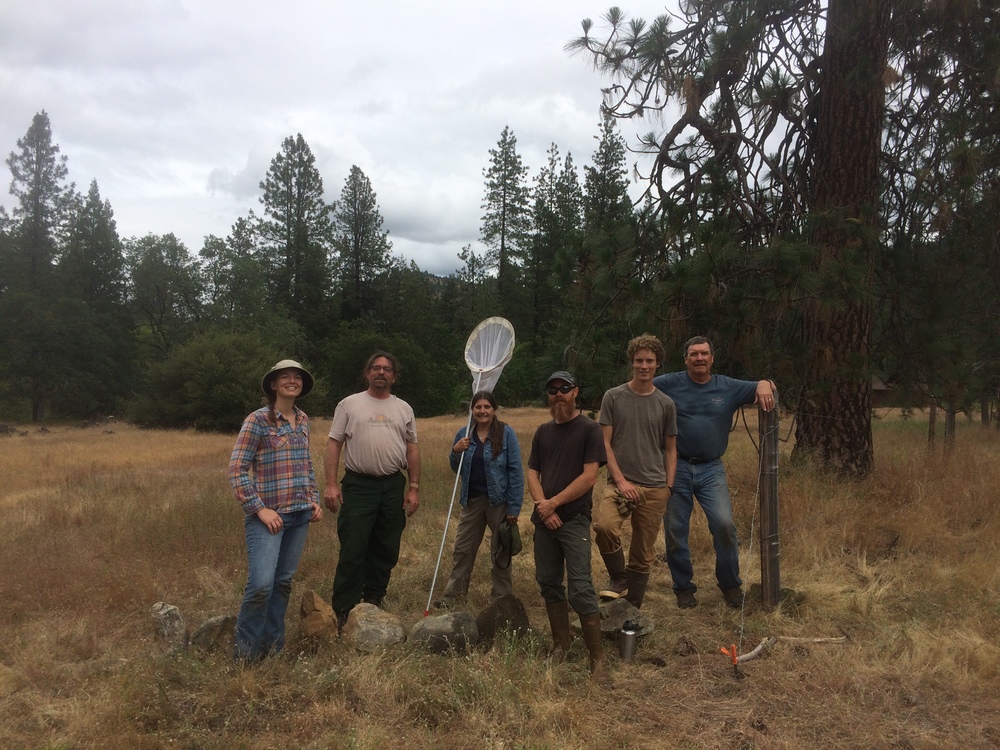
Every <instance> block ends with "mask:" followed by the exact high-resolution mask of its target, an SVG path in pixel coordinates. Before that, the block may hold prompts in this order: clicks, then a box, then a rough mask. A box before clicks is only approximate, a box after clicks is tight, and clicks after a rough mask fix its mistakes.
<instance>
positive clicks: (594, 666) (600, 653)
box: [580, 612, 614, 688]
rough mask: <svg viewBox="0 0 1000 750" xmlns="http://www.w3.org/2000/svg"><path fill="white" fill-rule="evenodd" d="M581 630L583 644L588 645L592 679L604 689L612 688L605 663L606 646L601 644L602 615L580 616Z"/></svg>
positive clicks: (609, 674) (596, 613)
mask: <svg viewBox="0 0 1000 750" xmlns="http://www.w3.org/2000/svg"><path fill="white" fill-rule="evenodd" d="M580 629H581V630H582V631H583V642H584V643H585V644H586V645H587V654H588V655H589V657H590V658H589V662H590V679H592V680H593V681H594V682H596V683H597V684H598V685H599V686H601V687H602V688H609V687H612V685H613V684H614V683H613V682H612V680H611V673H610V672H608V668H607V666H606V665H605V663H604V644H603V643H602V642H601V638H602V637H603V635H602V633H601V614H600V613H599V612H595V613H594V614H592V615H581V616H580Z"/></svg>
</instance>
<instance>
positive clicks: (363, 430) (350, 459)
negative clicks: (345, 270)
mask: <svg viewBox="0 0 1000 750" xmlns="http://www.w3.org/2000/svg"><path fill="white" fill-rule="evenodd" d="M362 376H363V377H364V378H365V380H366V381H367V382H368V388H367V390H364V391H361V392H360V393H355V394H353V395H350V396H348V397H347V398H345V399H343V400H342V401H341V402H340V403H339V404H337V409H336V411H335V412H334V414H333V424H332V425H331V426H330V437H329V440H328V441H327V444H326V455H325V456H324V460H323V465H324V467H325V468H326V490H325V491H324V493H323V500H324V501H325V502H326V507H327V508H329V509H330V510H331V511H333V512H334V513H337V512H339V514H340V515H339V516H338V518H337V536H338V538H339V539H340V558H339V560H338V561H337V572H336V574H335V576H334V579H333V598H332V599H333V610H334V612H336V613H337V624H338V626H339V627H340V628H343V626H344V623H346V622H347V616H348V614H349V613H350V611H351V609H353V608H354V605H355V604H357V603H358V602H361V601H364V602H368V603H370V604H374V605H375V606H381V605H382V600H383V598H384V597H385V594H386V590H387V589H388V586H389V577H390V575H391V574H392V569H393V568H394V567H396V562H397V561H398V560H399V543H400V540H401V539H402V536H403V529H404V528H405V526H406V519H407V517H409V516H412V515H413V513H414V512H416V510H417V507H418V506H419V505H420V499H419V493H418V491H419V489H420V450H419V448H418V447H417V428H416V421H415V419H414V417H413V409H411V408H410V405H409V404H407V403H406V402H405V401H403V400H402V399H399V398H396V397H395V396H394V395H392V393H391V392H390V389H391V388H392V385H393V383H395V382H396V379H397V378H398V377H399V361H398V360H397V359H396V358H395V357H394V356H393V355H392V354H389V353H388V352H375V353H374V354H373V355H371V356H370V357H369V358H368V362H367V363H366V364H365V368H364V371H363V372H362ZM341 453H343V456H344V469H345V472H344V478H343V480H342V483H341V484H340V485H338V484H337V469H338V466H339V464H340V457H341ZM404 471H405V472H406V475H408V477H409V487H407V486H406V485H407V476H405V475H404V474H403V472H404Z"/></svg>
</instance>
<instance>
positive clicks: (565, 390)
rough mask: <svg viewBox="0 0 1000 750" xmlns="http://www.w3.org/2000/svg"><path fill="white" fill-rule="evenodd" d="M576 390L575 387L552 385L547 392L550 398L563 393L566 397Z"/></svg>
mask: <svg viewBox="0 0 1000 750" xmlns="http://www.w3.org/2000/svg"><path fill="white" fill-rule="evenodd" d="M574 388H576V386H575V385H560V386H555V385H550V386H549V387H548V388H546V389H545V392H546V393H548V394H549V395H550V396H555V395H556V394H557V393H561V394H563V395H564V396H565V395H566V394H567V393H569V392H570V391H571V390H573V389H574Z"/></svg>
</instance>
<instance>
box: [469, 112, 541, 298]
mask: <svg viewBox="0 0 1000 750" xmlns="http://www.w3.org/2000/svg"><path fill="white" fill-rule="evenodd" d="M489 153H490V165H489V167H487V168H486V169H484V170H483V176H484V177H485V178H486V194H485V195H484V197H483V205H482V208H483V209H484V210H485V211H486V213H485V214H483V218H482V222H483V224H482V227H481V229H480V238H481V239H482V241H483V243H484V244H485V245H486V246H487V248H488V252H487V255H486V261H487V264H488V265H489V267H490V268H492V269H495V270H496V275H497V293H498V294H499V296H500V299H501V301H502V302H503V304H505V305H506V306H507V308H508V309H514V308H515V306H516V302H515V304H511V303H512V301H514V300H516V297H514V296H513V293H514V292H515V291H516V289H517V286H518V284H519V281H520V278H519V277H520V272H521V265H522V263H523V261H524V256H525V254H526V252H527V245H528V242H529V236H530V231H531V211H530V204H529V201H530V199H531V194H530V190H529V189H528V186H527V184H526V183H525V176H526V175H527V173H528V168H527V167H525V166H524V165H523V164H522V163H521V156H520V154H518V153H517V138H516V137H515V136H514V133H513V132H512V131H511V129H510V127H509V126H505V127H504V129H503V132H501V133H500V140H499V142H498V143H497V147H496V148H495V149H493V148H491V149H490V152H489Z"/></svg>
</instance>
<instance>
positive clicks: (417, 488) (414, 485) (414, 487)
mask: <svg viewBox="0 0 1000 750" xmlns="http://www.w3.org/2000/svg"><path fill="white" fill-rule="evenodd" d="M410 486H411V487H412V488H413V489H415V490H419V489H420V485H419V484H418V483H417V482H410Z"/></svg>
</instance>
